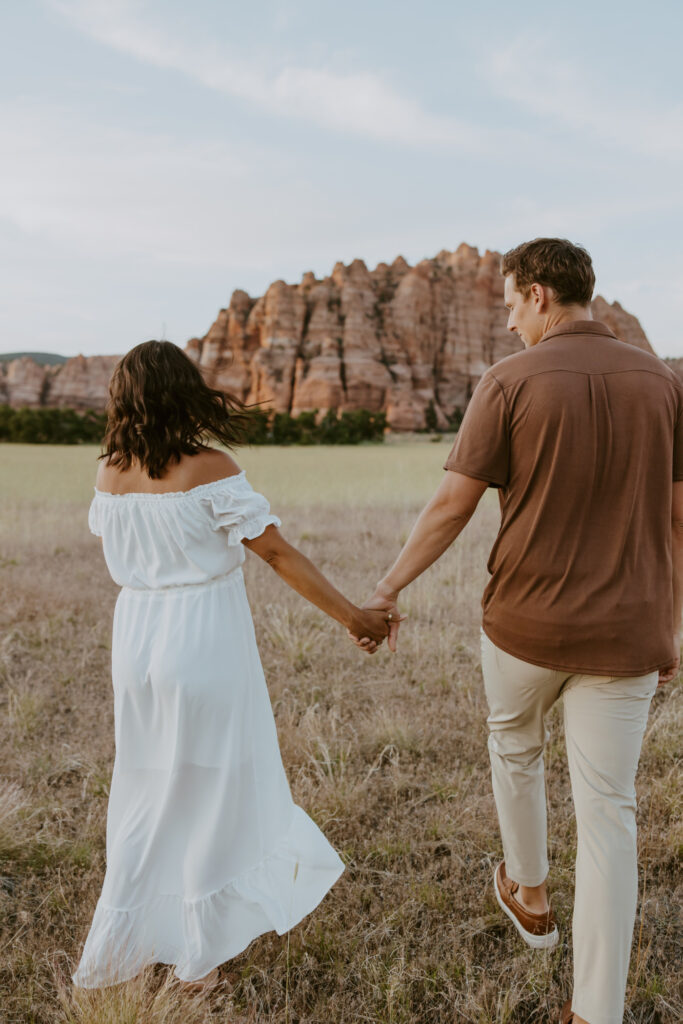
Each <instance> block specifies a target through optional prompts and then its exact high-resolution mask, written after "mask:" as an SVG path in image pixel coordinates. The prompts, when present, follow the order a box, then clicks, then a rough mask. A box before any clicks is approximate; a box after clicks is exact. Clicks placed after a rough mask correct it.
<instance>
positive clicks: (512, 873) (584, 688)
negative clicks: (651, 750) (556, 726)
mask: <svg viewBox="0 0 683 1024" xmlns="http://www.w3.org/2000/svg"><path fill="white" fill-rule="evenodd" d="M481 643H482V657H481V663H482V669H483V672H484V686H485V688H486V698H487V700H488V704H489V709H490V712H491V713H490V715H489V718H488V724H489V730H490V732H489V744H488V745H489V754H490V757H491V768H492V775H493V794H494V797H495V801H496V808H497V810H498V820H499V823H500V831H501V834H502V839H503V851H504V856H505V868H506V872H507V874H508V876H509V877H510V878H512V879H514V880H515V881H516V882H519V883H520V884H521V885H529V886H532V885H540V883H541V882H543V881H544V880H545V878H546V876H547V874H548V857H547V849H546V798H545V784H544V778H543V747H544V744H545V741H546V739H547V735H548V734H547V732H546V730H545V725H544V716H545V713H546V712H547V711H548V710H549V708H550V707H552V705H553V704H554V703H555V701H556V700H557V698H558V697H559V696H560V695H562V697H563V698H564V729H565V739H566V744H567V756H568V759H569V774H570V777H571V786H572V795H573V797H574V807H575V810H576V827H577V836H578V843H577V854H576V893H575V899H574V917H573V949H574V992H573V1000H572V1009H573V1010H574V1012H575V1013H577V1014H578V1015H579V1016H581V1017H584V1018H585V1019H586V1020H587V1021H589V1022H590V1024H622V1020H623V1013H624V996H625V992H626V975H627V973H628V965H629V958H630V951H631V941H632V937H633V924H634V921H635V913H636V899H637V894H638V876H637V864H636V815H635V810H636V798H635V789H634V780H635V775H636V769H637V767H638V758H639V757H640V747H641V744H642V740H643V734H644V732H645V724H646V721H647V713H648V709H649V707H650V701H651V699H652V695H653V694H654V692H655V689H656V687H657V672H651V673H650V674H649V675H646V676H638V677H633V678H623V677H615V678H608V677H606V676H588V675H578V674H572V673H570V672H566V671H561V672H558V671H555V670H553V669H547V668H541V667H539V666H538V665H531V664H529V663H528V662H526V661H520V659H519V658H515V657H513V656H512V655H511V654H506V653H505V652H504V651H501V650H500V649H499V648H498V647H496V646H495V644H493V643H492V642H491V640H489V638H488V637H487V636H486V634H485V633H484V632H483V631H482V640H481Z"/></svg>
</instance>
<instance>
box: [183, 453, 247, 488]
mask: <svg viewBox="0 0 683 1024" xmlns="http://www.w3.org/2000/svg"><path fill="white" fill-rule="evenodd" d="M187 465H188V468H189V470H190V472H191V475H192V483H191V485H190V486H192V487H197V486H199V485H200V484H211V483H213V482H214V480H222V479H223V478H224V477H226V476H236V475H237V474H238V473H240V472H241V469H240V467H239V466H238V465H237V463H236V462H235V460H234V459H233V457H232V456H231V455H228V453H227V452H222V451H219V450H218V449H217V448H209V449H207V450H206V451H203V452H198V453H197V455H193V456H191V457H190V458H189V460H188V463H187Z"/></svg>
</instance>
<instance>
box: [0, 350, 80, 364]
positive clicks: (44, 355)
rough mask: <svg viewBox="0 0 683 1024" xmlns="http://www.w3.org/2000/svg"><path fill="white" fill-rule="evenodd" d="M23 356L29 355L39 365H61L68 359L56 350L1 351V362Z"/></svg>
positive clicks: (7, 361)
mask: <svg viewBox="0 0 683 1024" xmlns="http://www.w3.org/2000/svg"><path fill="white" fill-rule="evenodd" d="M22 356H28V357H29V359H32V360H33V362H34V363H38V365H39V366H61V365H62V363H65V362H66V360H67V357H66V356H58V355H57V354H56V352H0V363H9V362H10V361H11V360H12V359H21V357H22Z"/></svg>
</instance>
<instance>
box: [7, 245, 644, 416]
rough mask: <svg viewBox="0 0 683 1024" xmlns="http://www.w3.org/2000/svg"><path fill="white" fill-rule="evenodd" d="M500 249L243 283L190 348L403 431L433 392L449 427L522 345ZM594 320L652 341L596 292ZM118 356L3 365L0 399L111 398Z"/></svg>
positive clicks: (248, 395) (235, 381)
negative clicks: (380, 414)
mask: <svg viewBox="0 0 683 1024" xmlns="http://www.w3.org/2000/svg"><path fill="white" fill-rule="evenodd" d="M499 262H500V255H499V254H498V253H496V252H489V251H486V252H485V253H484V254H483V255H480V254H479V251H478V250H477V249H474V248H472V247H471V246H469V245H465V244H463V245H461V246H460V247H459V248H458V249H457V250H456V251H455V252H448V251H445V250H444V251H443V252H440V253H439V255H438V256H436V257H435V258H434V259H428V260H423V261H422V262H421V263H418V264H417V266H415V267H410V266H409V265H408V264H407V263H406V261H405V260H404V259H403V258H402V257H401V256H399V257H398V258H397V259H395V260H394V262H393V263H392V264H390V265H388V264H386V263H380V264H379V265H378V266H377V267H376V268H375V269H374V270H372V271H371V270H368V268H367V267H366V265H365V264H364V263H363V261H362V260H354V261H353V263H351V264H350V265H349V266H344V264H342V263H338V264H337V265H336V266H335V268H334V270H333V271H332V274H331V275H330V276H329V277H325V278H323V279H322V280H319V279H317V278H316V277H315V276H314V275H313V274H311V273H307V274H304V276H303V278H302V280H301V283H300V284H297V285H288V284H285V282H284V281H276V282H275V283H274V284H272V285H271V286H270V287H269V288H268V290H267V292H266V294H265V295H263V296H262V297H261V298H258V299H253V298H251V297H250V296H249V295H247V293H246V292H244V291H236V292H234V293H233V295H232V298H231V300H230V305H229V307H228V308H227V309H222V310H221V311H220V313H219V315H218V318H217V319H216V321H215V322H214V323H213V324H212V326H211V328H210V329H209V331H208V333H207V334H206V335H205V336H204V337H203V338H193V339H192V340H191V341H189V342H188V345H187V348H186V351H187V352H188V355H190V357H191V358H192V359H194V360H195V361H196V362H197V363H198V364H199V366H200V367H201V369H202V372H203V373H204V375H205V377H206V379H207V381H208V382H209V383H210V384H211V385H212V386H214V387H217V388H221V389H224V390H225V391H230V392H233V393H235V394H237V395H239V397H241V398H242V399H244V400H246V401H249V402H263V403H266V404H267V405H268V406H269V407H271V408H274V409H275V410H277V411H280V412H285V411H289V412H291V413H293V414H294V415H296V414H298V413H300V412H302V411H304V410H306V409H315V408H317V409H319V410H320V412H321V414H322V413H324V412H325V411H326V410H327V409H330V408H334V409H339V410H340V411H341V410H344V409H357V408H366V409H370V410H372V411H379V410H384V411H386V413H387V419H388V422H389V424H390V425H391V426H392V427H393V428H394V429H397V430H415V429H421V428H422V427H424V425H425V412H426V410H427V408H428V407H429V405H430V403H433V407H434V411H435V414H436V419H437V422H438V424H439V425H440V426H441V427H446V426H447V425H448V421H449V419H450V417H451V416H452V415H453V413H454V412H455V411H456V410H461V409H464V407H465V405H466V404H467V401H468V399H469V397H470V395H471V394H472V390H473V389H474V387H475V385H476V383H477V381H478V380H479V378H480V377H481V375H482V373H483V372H484V370H485V369H486V368H487V367H488V366H490V365H491V364H492V363H495V362H496V360H498V359H501V358H502V357H503V356H506V355H509V354H510V353H511V352H514V351H517V350H518V349H519V348H520V347H521V342H520V341H519V339H518V338H517V336H516V335H513V334H510V333H509V332H508V330H507V328H506V321H507V314H506V311H505V309H504V306H503V280H502V278H501V276H500V273H499ZM593 314H594V316H595V318H596V319H599V320H602V321H604V322H605V323H607V324H608V325H609V326H610V327H611V328H612V330H614V332H615V333H616V334H617V335H618V336H619V337H620V338H622V340H624V341H626V342H629V343H630V344H632V345H637V346H638V347H640V348H644V349H647V350H649V351H652V349H651V347H650V344H649V342H648V340H647V338H646V336H645V333H644V332H643V330H642V328H641V326H640V324H639V323H638V321H637V319H636V318H635V317H634V316H631V314H630V313H627V312H626V311H625V310H624V309H622V307H621V306H620V305H619V303H618V302H615V303H613V304H612V305H610V304H609V303H607V302H606V301H605V300H604V299H603V298H602V297H600V296H597V297H596V299H595V300H594V301H593ZM117 359H118V357H117V356H90V357H88V358H85V357H84V356H77V357H76V358H75V359H69V360H67V362H66V363H65V364H64V365H63V366H61V367H59V366H37V365H36V364H35V363H33V362H32V361H31V360H30V359H26V358H21V359H17V360H13V361H12V362H10V363H5V364H0V402H9V403H10V404H11V405H15V406H19V405H53V406H54V405H70V406H73V407H75V408H77V409H86V408H96V409H101V408H103V407H104V404H105V402H106V398H107V382H108V380H109V377H110V375H111V372H112V370H113V368H114V366H115V364H116V361H117Z"/></svg>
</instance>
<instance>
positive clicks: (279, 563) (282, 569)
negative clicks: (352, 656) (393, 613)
mask: <svg viewBox="0 0 683 1024" xmlns="http://www.w3.org/2000/svg"><path fill="white" fill-rule="evenodd" d="M242 543H243V544H244V546H245V547H247V548H249V550H250V551H253V552H254V553H255V554H257V555H258V556H259V558H262V559H263V560H264V562H267V563H268V565H269V566H270V567H271V569H274V570H275V572H276V573H277V574H278V576H280V577H281V578H282V579H283V580H284V581H285V583H287V584H288V586H290V587H291V588H292V589H293V590H296V592H297V593H298V594H301V596H302V597H305V598H306V600H307V601H310V602H311V604H314V605H316V606H317V607H318V608H320V609H321V610H322V611H324V612H325V613H326V614H327V615H329V616H331V618H333V619H336V620H337V622H340V623H341V624H342V626H345V627H346V628H347V629H348V630H349V632H351V633H353V634H354V635H355V636H358V637H369V638H370V639H371V640H372V641H373V642H374V643H381V642H382V640H383V639H384V638H385V637H386V636H387V635H388V633H389V627H388V625H387V612H386V611H371V610H364V609H361V608H357V607H356V606H355V605H354V604H352V603H351V601H348V600H347V599H346V598H345V597H344V595H343V594H341V593H340V592H339V591H338V590H337V589H336V587H333V586H332V584H331V583H330V581H329V580H328V579H327V578H326V577H325V576H323V574H322V573H321V572H320V570H319V569H317V568H316V567H315V565H313V562H311V561H310V559H308V558H306V556H305V555H303V554H302V553H301V552H300V551H298V550H297V548H295V547H294V546H293V545H292V544H290V543H288V541H286V540H285V538H284V537H283V536H282V534H281V533H280V531H279V530H278V528H277V527H276V526H267V527H266V528H265V530H264V531H263V533H262V534H261V535H260V536H259V537H255V538H254V539H253V540H243V541H242Z"/></svg>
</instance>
